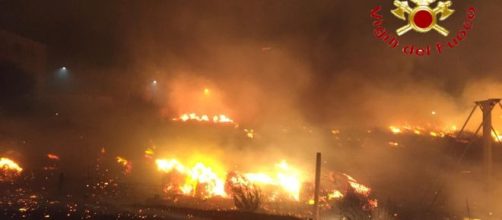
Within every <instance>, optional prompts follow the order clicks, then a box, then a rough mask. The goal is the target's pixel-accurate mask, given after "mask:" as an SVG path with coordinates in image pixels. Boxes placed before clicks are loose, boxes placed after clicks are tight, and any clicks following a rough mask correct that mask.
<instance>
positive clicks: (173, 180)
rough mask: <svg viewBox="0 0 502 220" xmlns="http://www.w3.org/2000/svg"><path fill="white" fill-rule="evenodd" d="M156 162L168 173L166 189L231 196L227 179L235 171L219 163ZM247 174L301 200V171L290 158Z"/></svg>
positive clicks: (254, 182) (259, 182)
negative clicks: (223, 168)
mask: <svg viewBox="0 0 502 220" xmlns="http://www.w3.org/2000/svg"><path fill="white" fill-rule="evenodd" d="M155 162H156V165H157V170H159V171H160V172H163V173H165V174H166V178H167V182H166V183H165V184H164V186H165V187H164V190H165V191H166V192H168V193H180V194H184V195H188V196H203V197H213V196H221V197H227V194H226V193H225V179H226V177H227V176H228V174H229V173H233V171H229V170H221V169H218V166H217V163H214V162H213V163H211V162H200V161H199V162H196V163H195V164H194V165H193V166H187V165H186V164H184V163H182V162H180V161H179V160H177V159H157V160H156V161H155ZM243 177H244V178H246V179H247V181H249V182H250V183H252V184H254V185H256V186H258V187H265V188H267V189H273V190H274V191H275V190H277V191H278V193H279V194H280V195H284V197H285V198H287V199H293V200H296V201H299V200H300V192H301V186H302V178H301V175H300V171H298V170H297V169H295V168H293V167H291V166H290V165H289V164H288V163H287V162H286V161H282V162H280V163H278V164H276V165H275V166H274V169H273V170H272V171H271V172H256V173H244V174H243ZM275 194H277V193H275Z"/></svg>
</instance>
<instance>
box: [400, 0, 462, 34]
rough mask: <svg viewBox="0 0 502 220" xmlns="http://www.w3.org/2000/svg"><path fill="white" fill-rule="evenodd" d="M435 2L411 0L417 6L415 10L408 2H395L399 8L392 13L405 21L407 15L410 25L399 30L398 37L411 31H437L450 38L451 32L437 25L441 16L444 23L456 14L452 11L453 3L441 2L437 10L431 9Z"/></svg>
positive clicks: (431, 0) (432, 0)
mask: <svg viewBox="0 0 502 220" xmlns="http://www.w3.org/2000/svg"><path fill="white" fill-rule="evenodd" d="M435 1H437V0H411V2H413V3H415V5H416V6H415V8H412V7H410V5H409V4H408V1H399V0H394V5H395V6H396V7H397V8H396V9H394V10H392V11H391V12H392V14H394V16H396V17H397V18H399V19H401V20H405V21H406V14H407V15H408V24H407V25H405V26H403V27H401V28H399V29H397V30H396V33H397V35H398V36H401V35H403V34H406V33H408V32H409V31H411V30H415V31H417V32H419V33H426V32H429V31H430V30H435V31H437V32H438V33H440V34H441V35H443V36H445V37H446V36H448V34H450V32H449V31H448V30H447V29H446V28H444V27H442V26H440V25H439V24H437V18H438V15H440V16H439V20H440V21H444V20H446V19H447V18H448V17H450V16H451V15H452V14H453V13H454V12H455V10H453V9H450V7H451V6H452V4H453V3H452V2H451V1H440V2H438V4H437V6H436V8H431V7H430V5H431V4H432V3H434V2H435Z"/></svg>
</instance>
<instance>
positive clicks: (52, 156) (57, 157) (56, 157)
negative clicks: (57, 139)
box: [47, 154, 59, 160]
mask: <svg viewBox="0 0 502 220" xmlns="http://www.w3.org/2000/svg"><path fill="white" fill-rule="evenodd" d="M47 158H49V159H50V160H59V156H58V155H56V154H47Z"/></svg>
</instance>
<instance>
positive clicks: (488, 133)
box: [476, 99, 500, 186]
mask: <svg viewBox="0 0 502 220" xmlns="http://www.w3.org/2000/svg"><path fill="white" fill-rule="evenodd" d="M499 103H500V99H488V100H483V101H478V102H476V104H477V105H478V106H479V107H480V109H481V111H482V112H483V160H484V167H485V175H486V178H487V184H488V186H490V185H491V179H492V175H493V146H492V142H493V139H492V132H493V131H494V129H493V125H492V110H493V107H495V105H497V104H499Z"/></svg>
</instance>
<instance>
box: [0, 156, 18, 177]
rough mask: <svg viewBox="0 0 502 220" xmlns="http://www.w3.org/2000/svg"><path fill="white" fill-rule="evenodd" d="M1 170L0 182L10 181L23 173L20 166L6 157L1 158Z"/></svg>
mask: <svg viewBox="0 0 502 220" xmlns="http://www.w3.org/2000/svg"><path fill="white" fill-rule="evenodd" d="M0 170H1V173H0V181H3V180H9V179H11V178H13V177H15V176H17V175H19V174H21V172H23V168H21V167H20V166H19V164H17V163H16V162H15V161H13V160H11V159H9V158H5V157H2V158H0Z"/></svg>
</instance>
